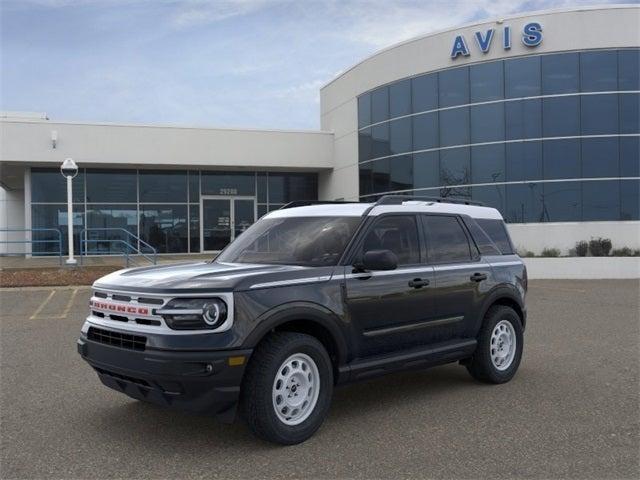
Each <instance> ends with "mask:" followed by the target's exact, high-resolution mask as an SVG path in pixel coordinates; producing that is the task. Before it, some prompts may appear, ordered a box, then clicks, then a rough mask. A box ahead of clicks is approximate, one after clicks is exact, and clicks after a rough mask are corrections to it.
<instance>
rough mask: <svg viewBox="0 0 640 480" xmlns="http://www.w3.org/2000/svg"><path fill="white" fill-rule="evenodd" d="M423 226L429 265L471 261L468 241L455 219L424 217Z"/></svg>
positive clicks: (439, 216)
mask: <svg viewBox="0 0 640 480" xmlns="http://www.w3.org/2000/svg"><path fill="white" fill-rule="evenodd" d="M423 226H424V230H425V236H426V238H427V257H428V259H429V263H453V262H465V261H470V260H471V249H470V246H469V240H468V239H467V235H466V234H465V232H464V229H463V227H462V225H461V224H460V222H459V220H458V219H457V218H456V217H450V216H445V215H437V216H436V215H425V216H424V217H423Z"/></svg>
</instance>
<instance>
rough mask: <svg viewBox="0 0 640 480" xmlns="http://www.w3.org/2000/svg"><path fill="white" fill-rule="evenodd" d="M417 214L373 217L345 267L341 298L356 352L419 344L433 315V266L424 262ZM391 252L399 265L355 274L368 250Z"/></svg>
mask: <svg viewBox="0 0 640 480" xmlns="http://www.w3.org/2000/svg"><path fill="white" fill-rule="evenodd" d="M418 221H419V217H418V216H416V215H414V214H409V215H407V214H390V215H383V216H380V217H377V218H376V219H375V220H373V223H372V224H371V225H370V227H369V228H368V229H367V230H366V231H365V232H364V235H363V237H362V239H361V241H360V242H359V244H358V245H357V246H356V251H355V254H354V255H353V258H352V261H351V264H350V265H346V266H345V292H344V294H345V301H346V308H347V312H348V316H349V320H350V322H351V326H352V328H353V331H354V334H355V335H356V336H357V338H359V340H360V341H359V347H360V348H359V352H358V356H361V357H362V356H370V355H375V354H380V353H385V352H391V351H393V350H398V349H401V348H407V347H410V346H415V345H420V344H423V343H424V338H423V335H424V331H425V330H424V328H423V327H424V323H425V322H428V321H429V320H432V319H433V318H434V316H435V305H434V301H433V293H432V292H433V291H432V290H431V288H430V286H431V285H432V284H433V283H434V277H433V275H434V274H433V267H431V266H429V265H426V264H425V263H424V260H425V254H424V251H423V248H422V246H421V242H420V231H419V223H418ZM380 249H384V250H391V251H392V252H393V253H394V254H395V255H396V256H397V257H398V268H397V269H395V270H389V271H373V272H359V270H358V268H356V267H355V266H354V265H356V264H358V263H359V261H360V259H361V258H362V256H363V254H364V253H365V252H366V251H369V250H380Z"/></svg>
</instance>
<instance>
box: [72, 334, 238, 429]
mask: <svg viewBox="0 0 640 480" xmlns="http://www.w3.org/2000/svg"><path fill="white" fill-rule="evenodd" d="M77 347H78V353H79V354H80V355H81V356H82V358H83V359H84V360H85V361H87V363H89V365H91V366H92V367H93V368H94V369H95V371H96V372H97V374H98V377H99V378H100V381H101V382H102V383H103V384H104V385H106V386H107V387H110V388H112V389H114V390H117V391H119V392H122V393H124V394H126V395H129V396H130V397H132V398H135V399H138V400H143V401H147V402H151V403H155V404H158V405H162V406H167V407H175V408H179V409H182V410H187V411H191V412H196V413H207V414H216V415H218V416H219V417H220V419H221V420H223V421H233V418H234V417H235V411H236V406H237V402H238V398H239V395H240V385H241V382H242V376H243V374H244V369H245V367H246V365H247V362H248V360H249V357H250V355H251V350H222V351H196V352H194V351H167V350H151V349H146V350H144V351H136V350H129V349H125V348H120V347H115V346H111V345H105V344H102V343H99V342H95V341H92V340H89V339H87V338H86V337H85V336H84V335H83V336H82V337H81V338H79V339H78V342H77ZM230 357H233V358H232V360H231V361H230ZM240 357H243V358H244V360H243V361H242V364H241V365H240V364H238V363H240V360H239V359H240ZM231 364H233V366H232V365H231Z"/></svg>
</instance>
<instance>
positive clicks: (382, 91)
mask: <svg viewBox="0 0 640 480" xmlns="http://www.w3.org/2000/svg"><path fill="white" fill-rule="evenodd" d="M388 119H389V88H388V87H381V88H378V89H377V90H374V91H373V92H371V123H377V122H382V121H384V120H388Z"/></svg>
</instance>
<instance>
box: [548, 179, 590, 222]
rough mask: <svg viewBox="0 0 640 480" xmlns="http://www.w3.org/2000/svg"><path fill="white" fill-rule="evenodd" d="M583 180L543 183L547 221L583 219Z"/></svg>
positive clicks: (576, 220) (575, 220)
mask: <svg viewBox="0 0 640 480" xmlns="http://www.w3.org/2000/svg"><path fill="white" fill-rule="evenodd" d="M580 183H581V182H546V183H544V184H543V190H544V196H543V219H544V221H546V222H579V221H580V220H581V219H582V201H581V189H580Z"/></svg>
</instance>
